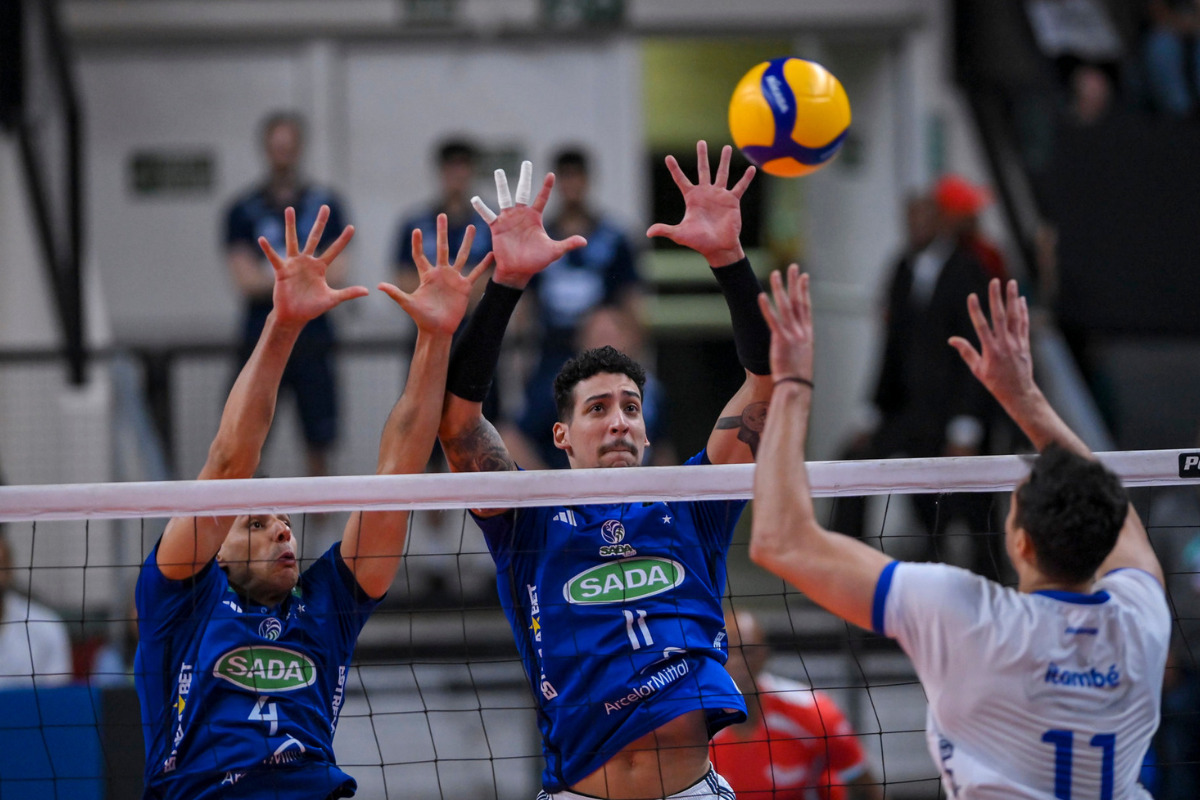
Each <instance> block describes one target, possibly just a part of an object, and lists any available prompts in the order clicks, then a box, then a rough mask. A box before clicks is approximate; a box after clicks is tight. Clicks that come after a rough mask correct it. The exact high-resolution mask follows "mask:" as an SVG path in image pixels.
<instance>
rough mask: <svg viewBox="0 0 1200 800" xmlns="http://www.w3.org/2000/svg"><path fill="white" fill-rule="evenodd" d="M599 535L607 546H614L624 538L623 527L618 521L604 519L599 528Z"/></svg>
mask: <svg viewBox="0 0 1200 800" xmlns="http://www.w3.org/2000/svg"><path fill="white" fill-rule="evenodd" d="M600 535H601V536H603V537H604V541H606V542H608V543H609V544H616V543H617V542H619V541H621V540H622V539H624V538H625V526H624V525H622V524H621V521H620V520H619V519H606V520H605V521H604V524H603V525H602V526H600Z"/></svg>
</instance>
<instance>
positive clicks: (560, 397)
mask: <svg viewBox="0 0 1200 800" xmlns="http://www.w3.org/2000/svg"><path fill="white" fill-rule="evenodd" d="M696 150H697V154H698V156H699V159H698V160H699V176H698V180H697V182H696V183H694V184H693V183H692V182H691V181H690V180H689V179H688V178H687V177H686V176H685V175H684V174H683V170H682V169H680V167H679V164H678V162H676V160H675V159H674V158H673V157H670V156H668V158H667V166H668V168H669V169H670V171H671V174H672V176H673V177H674V179H675V182H676V184H677V185H678V186H679V188H680V190H681V191H682V192H683V196H684V200H685V207H686V211H685V214H684V218H683V220H682V222H680V223H679V224H678V225H662V224H658V225H653V226H651V228H650V229H649V230H648V231H647V235H649V236H666V237H668V238H670V239H671V240H673V241H675V242H676V243H678V244H681V245H684V246H686V247H690V248H691V249H693V250H695V251H696V252H698V253H699V254H700V255H702V256H703V257H704V258H705V260H706V261H707V262H708V263H709V265H711V266H712V268H713V273H714V276H715V277H716V279H717V282H718V283H719V284H720V286H721V288H722V290H723V291H724V293H725V297H726V300H727V301H728V303H729V306H730V312H731V317H732V322H733V333H734V339H735V341H736V343H737V349H738V355H739V360H740V361H741V363H742V366H743V368H744V369H745V382H744V383H743V384H742V386H741V388H740V389H739V390H738V391H737V392H736V394H735V395H734V396H733V398H732V399H730V401H729V402H728V404H727V405H726V406H725V409H724V411H723V412H722V414H721V418H720V420H719V421H718V422H717V424H716V427H715V428H714V429H713V432H712V434H711V435H710V437H709V439H708V445H707V447H706V448H705V450H704V451H702V452H701V453H699V454H698V455H696V456H695V457H693V458H692V459H691V460H690V461H689V462H688V463H690V464H708V463H714V464H733V463H744V462H749V461H751V460H752V459H753V457H754V447H755V446H756V445H757V437H758V432H759V430H760V429H761V428H760V426H756V425H755V424H754V423H755V422H757V421H760V420H761V418H762V408H763V404H764V402H765V401H766V399H767V397H768V395H769V393H770V388H771V382H770V376H769V374H768V373H769V372H770V365H769V363H768V359H767V348H768V344H769V334H768V331H767V328H766V325H765V324H764V322H763V320H762V315H761V313H760V312H759V310H758V306H757V294H758V291H759V289H758V288H757V287H758V280H757V278H756V277H755V275H754V273H753V271H752V270H751V269H750V264H749V262H748V261H747V260H746V258H745V253H744V252H743V251H742V247H741V244H740V241H739V233H740V230H741V209H740V198H741V196H742V194H743V193H744V192H745V190H746V187H747V186H748V185H749V183H750V180H751V179H752V177H753V175H754V169H753V168H750V169H749V170H747V171H746V173H745V174H744V175H743V176H742V178H741V179H740V180H738V181H737V182H736V184H734V186H733V187H732V188H726V184H727V183H728V181H729V160H730V153H731V151H730V148H729V147H726V148H725V149H724V150H723V151H722V153H721V158H720V162H719V166H718V168H717V171H716V175H715V177H714V176H713V175H712V174H711V173H710V165H709V161H708V150H707V146H706V144H705V143H704V142H700V143H699V144H698V145H697V148H696ZM531 172H532V167H531V166H530V165H529V163H528V162H526V163H525V164H523V165H522V167H521V178H520V182H519V183H518V185H517V193H516V203H515V205H514V203H513V200H512V198H511V197H510V196H509V192H508V183H507V180H506V179H505V177H504V173H503V172H502V171H498V172H497V181H496V183H497V189H498V192H499V196H500V213H499V215H498V216H497V215H496V214H494V213H492V212H491V210H490V209H488V208H487V207H486V206H485V205H483V204H482V202H479V203H478V205H477V206H476V207H477V208H478V209H479V211H480V214H481V215H482V216H483V217H484V219H485V220H487V221H488V223H489V224H490V226H491V230H492V246H493V248H494V252H495V255H496V272H495V275H494V276H493V278H492V281H491V283H489V285H488V288H487V290H486V291H485V293H484V296H483V299H482V300H481V301H480V304H479V306H478V308H477V309H476V311H475V314H474V315H473V317H472V319H471V322H470V323H469V325H468V327H467V330H466V332H465V333H464V334H463V337H462V339H461V341H460V342H459V343H458V344H457V345H456V346H455V351H454V355H453V356H452V358H451V365H450V376H449V378H448V380H447V395H446V406H445V409H444V412H443V416H442V426H441V430H440V431H439V436H440V439H441V442H442V446H443V448H444V449H445V451H446V455H447V458H448V460H449V462H450V464H451V467H452V468H453V469H454V470H456V471H484V470H512V469H516V468H517V467H516V464H514V463H513V459H512V457H511V456H510V455H509V452H508V449H507V448H506V447H505V445H504V442H503V441H502V440H501V438H500V437H499V435H498V434H497V433H496V430H495V428H493V427H492V425H491V424H490V423H489V422H488V421H487V420H486V419H485V418H484V417H483V415H482V414H481V412H480V403H481V401H482V400H483V398H484V397H485V395H486V393H487V387H488V385H489V384H490V383H491V380H492V376H493V373H494V372H495V369H496V361H497V358H498V355H499V349H500V340H501V338H502V336H503V333H504V329H505V326H506V325H507V324H508V319H509V315H510V314H511V313H512V309H513V307H514V306H515V305H516V303H517V300H518V299H519V298H520V296H521V290H522V289H523V288H524V287H525V285H526V284H527V283H528V282H529V279H530V278H531V277H532V276H533V275H534V274H536V273H537V272H538V271H540V270H542V269H544V268H545V267H546V266H547V265H548V264H550V263H551V262H553V261H555V260H557V259H558V258H559V257H560V256H561V255H562V254H563V253H564V252H566V251H567V250H570V249H571V248H574V247H580V246H582V245H583V244H584V240H583V239H582V238H581V237H579V236H573V237H570V238H568V239H565V240H563V241H554V240H552V239H550V237H549V236H548V235H547V234H546V231H545V228H544V227H543V225H542V209H543V208H545V205H546V201H547V199H548V198H549V196H550V190H551V187H552V186H553V184H554V176H553V174H550V175H547V176H546V179H545V181H544V182H543V184H542V188H541V191H540V192H539V194H538V195H537V197H536V199H535V200H534V201H533V204H532V205H529V199H530V194H531V180H530V179H531ZM476 200H478V198H476ZM752 297H753V298H754V299H753V300H752V299H751V298H752ZM644 376H645V373H644V372H643V370H642V368H641V367H640V366H638V365H637V364H636V363H635V362H634V361H633V360H632V359H630V358H629V357H628V356H625V355H624V354H622V353H620V352H618V351H616V350H614V349H613V348H611V347H602V348H598V349H594V350H589V351H586V352H585V353H583V354H582V355H580V356H579V357H577V358H575V359H572V360H571V361H569V362H567V364H566V365H564V367H563V368H562V371H561V372H560V373H559V375H558V377H557V378H556V380H555V383H554V392H555V398H556V403H557V407H558V416H559V421H558V422H556V423H555V424H554V428H553V431H547V432H546V433H547V435H550V434H551V433H552V434H553V437H554V443H555V445H556V446H557V447H559V448H561V449H562V450H563V451H564V452H565V453H566V454H567V458H568V460H569V462H570V465H571V467H572V468H576V469H578V468H591V467H634V466H638V465H639V464H640V463H641V461H642V452H643V449H644V448H645V447H646V445H647V440H646V425H645V420H644V418H643V417H642V390H643V385H644V380H645V377H644ZM744 505H745V503H744V502H726V501H717V502H696V503H686V502H658V503H623V504H614V505H591V506H559V507H554V508H531V509H524V508H521V509H488V510H482V511H475V512H473V513H474V514H475V517H476V519H477V520H478V522H479V524H480V527H481V528H482V529H483V532H484V536H485V538H486V540H487V543H488V547H489V549H490V550H491V553H492V556H493V558H494V559H495V561H496V567H497V572H498V585H499V591H500V600H501V604H502V605H503V607H504V609H505V612H506V614H507V615H508V619H509V623H510V625H511V626H512V631H513V634H514V636H515V639H516V643H517V648H518V650H519V651H520V653H521V657H522V660H523V661H524V664H525V669H526V672H527V674H528V678H529V681H530V687H531V688H532V690H533V692H534V696H535V698H536V699H537V701H538V712H539V713H538V720H539V726H540V728H541V732H542V742H543V751H544V754H545V758H546V768H545V771H544V772H543V778H542V781H543V789H544V792H543V796H544V797H547V798H578V797H601V798H614V799H615V800H631V799H633V798H636V799H637V800H644V799H645V798H662V797H668V796H669V797H673V798H674V797H689V798H690V797H696V798H713V797H732V796H733V794H732V792H731V790H730V789H729V788H728V785H727V784H726V783H725V782H724V781H723V780H722V779H721V778H720V777H719V776H717V775H716V774H715V773H714V772H713V771H712V769H711V766H710V764H709V761H708V740H709V738H710V737H711V735H712V734H713V733H714V732H715V731H717V730H719V729H720V728H721V727H723V726H725V725H727V724H729V723H731V722H737V721H740V720H742V719H744V717H745V704H744V703H743V701H742V698H741V696H740V695H739V694H738V692H737V689H736V687H735V686H734V684H733V681H732V680H731V679H730V677H729V675H728V673H727V672H726V671H725V670H724V668H723V667H722V664H723V663H724V661H725V657H726V648H725V631H724V621H723V613H722V609H721V595H722V593H723V592H724V589H725V556H726V552H727V550H728V548H729V543H730V538H731V536H732V533H733V527H734V525H735V523H736V522H737V519H738V516H739V514H740V512H741V510H742V508H743V506H744Z"/></svg>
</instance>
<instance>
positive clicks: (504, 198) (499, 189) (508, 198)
mask: <svg viewBox="0 0 1200 800" xmlns="http://www.w3.org/2000/svg"><path fill="white" fill-rule="evenodd" d="M496 200H497V201H498V202H499V203H500V210H501V211H503V210H504V209H506V208H512V204H513V200H512V194H511V193H509V191H508V176H507V175H505V174H504V170H502V169H498V170H496Z"/></svg>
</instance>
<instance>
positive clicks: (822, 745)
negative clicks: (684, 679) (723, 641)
mask: <svg viewBox="0 0 1200 800" xmlns="http://www.w3.org/2000/svg"><path fill="white" fill-rule="evenodd" d="M725 630H726V632H727V634H728V636H729V661H728V662H727V663H726V665H725V667H726V669H728V670H729V674H730V676H732V677H733V680H734V682H735V683H737V686H738V689H739V690H740V691H741V693H742V695H743V696H744V697H745V698H746V714H747V718H746V721H745V722H743V723H741V724H739V725H731V726H730V727H728V728H724V729H722V730H721V731H720V732H719V733H717V735H716V736H715V737H713V740H712V745H711V746H710V752H711V759H712V762H713V768H714V769H716V771H717V772H718V773H719V774H720V775H722V776H724V778H725V780H727V781H729V785H730V786H732V787H733V790H734V791H735V792H736V793H737V796H738V800H842V798H849V800H881V798H882V797H883V787H882V785H881V784H880V782H879V781H878V780H877V779H876V778H875V777H874V776H873V775H872V774H871V770H870V768H869V766H868V764H867V759H866V756H865V755H864V753H863V751H862V747H861V746H860V745H859V743H858V740H857V739H856V738H855V736H854V732H853V730H851V728H850V724H849V723H848V722H847V721H846V718H845V716H844V715H843V714H842V711H841V709H839V708H838V707H837V705H836V704H835V703H834V702H833V700H832V699H831V698H830V697H829V696H828V695H826V694H825V693H824V692H818V691H815V690H813V689H811V688H809V687H807V686H805V685H804V684H801V683H796V682H795V681H789V680H786V679H784V678H780V677H777V676H775V675H772V674H771V673H770V672H768V671H766V669H765V667H766V662H767V657H768V656H769V655H770V648H769V647H768V646H767V644H766V640H765V639H764V637H763V633H762V629H761V628H760V627H759V625H758V621H757V620H755V618H754V616H753V615H752V614H750V613H749V612H748V611H745V610H741V611H738V612H736V613H733V612H726V614H725Z"/></svg>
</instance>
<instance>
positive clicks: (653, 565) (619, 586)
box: [563, 558, 687, 604]
mask: <svg viewBox="0 0 1200 800" xmlns="http://www.w3.org/2000/svg"><path fill="white" fill-rule="evenodd" d="M686 574H687V573H686V571H685V570H684V568H683V564H680V563H679V562H678V561H671V560H670V559H667V558H631V559H626V560H624V561H615V562H612V563H609V564H601V565H599V566H596V567H592V568H590V569H586V570H584V571H583V572H581V573H579V574H578V575H576V576H575V577H574V578H571V580H569V581H567V583H566V585H565V586H563V597H565V598H566V600H567V602H568V603H585V604H586V603H624V602H628V601H630V600H638V599H640V598H643V597H652V596H654V595H656V594H662V593H663V592H667V591H670V590H671V589H674V588H675V587H676V586H678V585H679V584H681V583H683V579H684V577H685V576H686Z"/></svg>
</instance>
